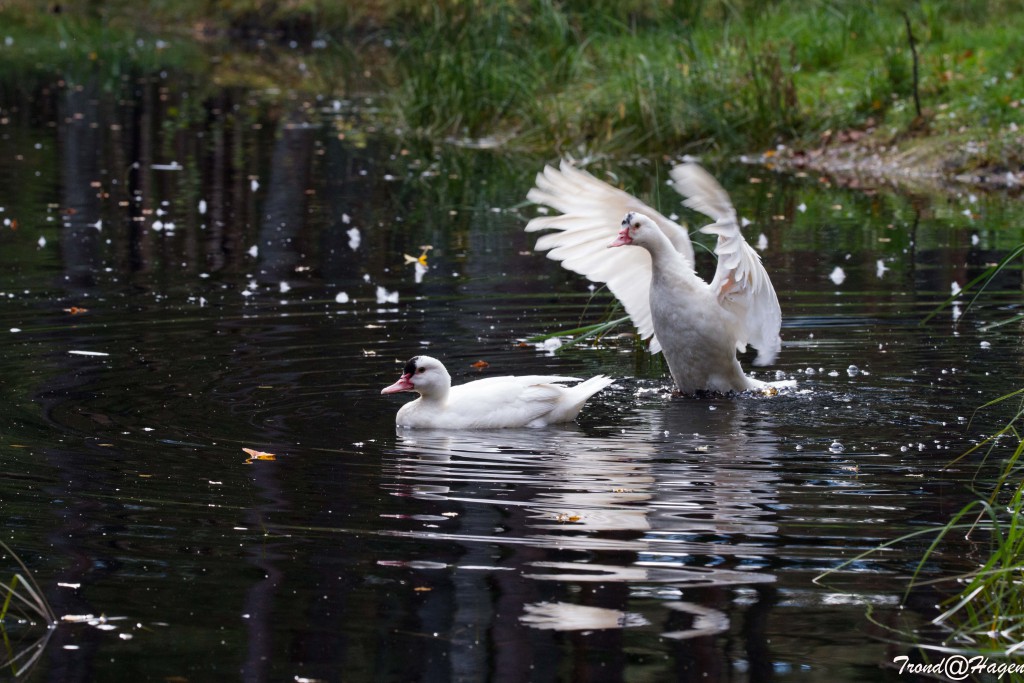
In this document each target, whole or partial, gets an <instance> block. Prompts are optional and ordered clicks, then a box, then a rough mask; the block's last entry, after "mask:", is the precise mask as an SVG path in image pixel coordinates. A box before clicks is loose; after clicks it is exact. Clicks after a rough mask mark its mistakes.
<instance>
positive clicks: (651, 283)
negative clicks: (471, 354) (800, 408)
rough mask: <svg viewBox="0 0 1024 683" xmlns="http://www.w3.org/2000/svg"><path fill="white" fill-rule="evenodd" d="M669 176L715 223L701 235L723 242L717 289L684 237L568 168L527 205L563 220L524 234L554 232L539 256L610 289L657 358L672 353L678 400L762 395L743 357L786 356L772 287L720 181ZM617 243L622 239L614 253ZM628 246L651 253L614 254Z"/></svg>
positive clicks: (541, 242)
mask: <svg viewBox="0 0 1024 683" xmlns="http://www.w3.org/2000/svg"><path fill="white" fill-rule="evenodd" d="M671 176H672V179H673V186H674V187H675V188H676V189H677V190H678V191H679V192H680V193H681V194H683V195H684V196H685V197H686V200H685V202H684V203H685V205H686V206H688V207H690V208H692V209H694V210H697V211H700V212H702V213H704V214H706V215H708V216H710V217H711V218H713V219H714V220H715V222H714V223H712V224H710V225H707V226H705V227H704V228H701V231H702V232H705V233H709V234H713V235H716V236H717V244H716V246H715V253H716V255H717V256H718V266H717V269H716V272H715V276H714V278H713V279H712V281H711V284H710V285H709V284H708V283H707V282H705V281H704V280H702V279H701V278H699V277H698V276H697V275H696V273H695V272H694V258H693V251H692V247H691V245H690V242H689V238H688V237H687V236H686V231H685V229H683V228H682V227H681V226H679V225H678V224H677V223H675V222H673V221H671V220H669V219H668V218H665V217H664V216H662V215H661V214H660V213H658V212H657V211H655V210H654V209H652V208H651V207H649V206H647V205H645V204H644V203H643V202H641V201H640V200H638V199H636V198H635V197H632V196H630V195H629V194H627V193H625V192H623V191H621V190H618V189H615V188H613V187H611V186H610V185H608V184H607V183H604V182H603V181H600V180H598V179H597V178H594V177H593V176H591V175H590V174H588V173H586V172H584V171H580V170H578V169H575V168H573V167H572V166H571V165H570V164H569V163H568V162H566V161H563V162H562V164H561V167H560V169H559V170H555V169H553V168H551V167H547V168H545V169H544V172H543V173H542V174H538V176H537V186H536V187H535V188H534V189H533V190H531V191H530V193H529V194H528V195H527V197H528V198H529V199H531V200H532V201H534V202H537V203H540V204H545V205H547V206H549V207H551V208H553V209H556V210H558V211H560V212H561V214H562V215H559V216H552V217H548V216H540V217H538V218H534V219H533V220H531V221H530V222H529V224H528V225H527V226H526V229H527V230H528V231H536V230H542V229H554V230H556V231H557V232H553V233H550V234H547V235H544V236H542V237H541V238H540V239H538V241H537V249H540V250H549V253H548V256H549V257H550V258H552V259H555V260H558V261H561V262H562V265H563V266H564V267H566V268H568V269H569V270H572V271H574V272H577V273H580V274H582V275H584V276H586V277H587V278H588V279H590V280H592V281H594V282H606V283H607V284H608V288H609V289H610V290H611V291H612V293H613V294H614V295H615V296H616V297H617V298H618V299H619V300H620V301H621V302H622V304H623V306H624V307H625V309H626V312H627V313H628V314H629V316H630V318H631V319H632V320H633V323H634V324H635V325H636V327H637V330H638V331H639V333H640V335H641V337H643V338H645V339H646V338H650V340H651V344H650V349H651V351H652V352H654V353H656V352H658V351H663V352H664V355H665V358H666V360H667V361H668V365H669V369H670V371H671V372H672V376H673V379H674V380H675V382H676V385H677V388H678V389H679V391H681V392H683V393H694V392H698V391H723V392H728V391H744V390H748V389H754V388H761V387H764V386H766V383H764V382H760V381H758V380H754V379H752V378H749V377H747V376H746V375H745V374H744V373H743V371H742V368H741V367H740V365H739V361H738V360H737V359H736V351H737V350H743V349H745V348H746V346H747V345H748V344H750V345H752V346H754V347H755V348H756V349H757V350H758V356H757V360H756V361H755V362H756V363H757V364H760V365H763V364H768V363H771V362H772V361H773V360H774V358H775V356H776V355H777V354H778V352H779V349H780V347H781V342H780V340H779V327H780V325H781V320H782V315H781V311H780V309H779V302H778V297H777V296H776V295H775V290H774V288H773V287H772V284H771V280H770V279H769V277H768V274H767V272H765V270H764V266H763V265H762V264H761V259H760V257H759V256H758V255H757V252H755V251H754V250H753V249H752V248H751V247H750V246H749V245H748V244H747V243H746V241H745V240H744V239H743V236H742V234H741V233H740V228H739V224H738V222H737V219H736V211H735V209H734V208H733V205H732V202H731V201H730V199H729V195H728V194H727V193H726V192H725V190H724V189H722V187H721V186H720V185H719V184H718V183H717V182H716V181H715V179H714V178H712V177H711V176H710V175H709V174H708V173H707V172H706V171H704V170H703V169H702V168H700V167H699V166H697V165H696V164H690V163H686V164H681V165H679V166H677V167H675V168H673V169H672V171H671ZM623 210H625V213H626V218H625V219H621V216H622V212H623ZM620 219H621V228H622V229H621V230H619V222H620ZM616 234H618V239H616V240H615V241H614V242H613V243H611V244H609V240H610V239H612V238H614V237H615V235H616ZM626 245H633V246H639V247H643V248H642V249H615V250H613V251H611V252H609V251H608V250H607V249H606V247H608V246H626ZM623 252H624V253H625V255H622V256H620V255H619V254H620V253H623ZM636 254H638V255H636Z"/></svg>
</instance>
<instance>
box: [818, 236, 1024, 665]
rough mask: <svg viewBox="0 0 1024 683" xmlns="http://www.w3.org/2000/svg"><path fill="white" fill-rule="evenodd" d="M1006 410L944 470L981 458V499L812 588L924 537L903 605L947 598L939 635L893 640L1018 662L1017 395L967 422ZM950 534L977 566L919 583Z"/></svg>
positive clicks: (1023, 473) (1023, 428)
mask: <svg viewBox="0 0 1024 683" xmlns="http://www.w3.org/2000/svg"><path fill="white" fill-rule="evenodd" d="M1022 254H1024V244H1021V245H1019V246H1018V247H1017V248H1016V249H1014V250H1012V251H1011V253H1010V254H1009V255H1008V256H1007V257H1006V258H1004V259H1003V260H1002V261H1000V262H999V263H998V264H996V265H994V266H992V267H991V268H989V269H987V270H986V271H985V272H984V273H983V274H982V275H980V276H979V277H978V278H975V279H974V280H973V281H971V282H970V283H968V284H967V285H966V286H965V287H964V289H963V290H962V291H961V292H960V293H959V294H958V295H954V296H953V297H951V298H950V299H949V300H947V301H945V302H944V303H943V304H941V305H940V306H939V307H938V308H937V309H936V311H935V312H933V313H932V314H931V315H929V316H928V317H927V318H926V319H925V321H927V320H929V319H931V317H932V316H934V315H935V313H937V312H938V311H941V310H942V309H944V308H945V307H946V306H948V305H949V304H950V303H952V301H953V300H954V299H957V298H964V297H966V296H968V295H970V294H972V293H973V297H972V298H970V299H969V300H968V301H967V302H966V303H965V304H964V308H963V312H964V313H965V314H966V313H967V311H969V310H970V308H971V307H972V306H974V304H975V303H976V302H977V300H978V297H979V296H980V295H981V294H982V293H983V292H984V291H985V286H986V285H987V284H988V283H989V282H991V281H992V279H993V278H995V277H996V276H997V275H999V274H1000V272H1002V271H1003V270H1004V269H1007V268H1010V267H1012V266H1013V264H1015V263H1016V262H1017V261H1018V260H1019V258H1020V256H1021V255H1022ZM1022 317H1024V316H1020V315H1016V316H1013V317H1011V318H1010V319H1007V320H1003V321H999V322H996V323H990V324H989V325H988V327H994V326H997V325H999V324H1006V323H1008V322H1019V321H1020V320H1021V319H1022ZM1006 409H1009V416H1008V418H1007V419H1005V421H1004V424H1003V426H1002V427H1001V428H1000V429H997V430H996V431H995V432H994V433H993V434H991V435H990V436H988V437H986V438H984V439H982V440H981V441H980V442H979V443H978V444H977V445H975V446H974V447H972V448H970V449H968V450H967V451H966V452H964V453H963V454H961V455H960V456H959V457H958V458H956V459H955V460H954V461H953V462H952V463H950V465H953V464H956V463H957V462H960V461H962V460H964V459H966V458H967V457H969V456H974V455H977V454H981V455H982V456H983V457H982V458H981V460H980V463H979V464H978V475H977V477H976V479H975V483H976V485H977V486H978V487H979V493H981V492H982V491H983V490H984V489H985V488H986V487H987V488H988V493H987V495H980V496H979V498H978V499H977V500H975V501H973V502H971V503H968V504H967V505H965V506H964V507H963V508H961V509H960V510H959V511H958V512H956V513H955V514H954V515H952V517H951V518H950V520H949V521H948V522H947V523H946V524H945V525H943V526H941V527H937V528H929V529H923V530H919V531H915V532H912V533H910V534H907V535H905V536H901V537H900V538H896V539H893V540H891V541H888V542H886V543H883V544H881V545H880V546H878V547H877V548H874V549H872V550H869V551H868V552H866V553H862V554H860V555H858V556H857V557H854V558H852V559H850V560H847V561H846V562H844V563H843V564H842V565H840V566H839V567H836V568H835V569H832V570H830V571H828V572H825V573H824V574H822V575H820V576H818V577H817V578H816V579H815V581H816V582H819V581H822V580H823V579H826V578H827V577H829V576H830V575H832V574H834V573H836V572H838V571H840V570H842V569H843V568H845V567H847V566H850V565H852V564H855V563H857V562H859V561H861V560H863V559H865V558H867V557H869V556H872V555H875V554H877V553H879V552H880V551H883V550H885V549H888V548H892V547H893V546H897V545H901V544H906V543H909V542H911V541H916V540H919V539H921V538H928V537H931V541H930V542H929V544H928V546H927V548H926V549H925V550H924V551H923V553H922V556H921V559H920V561H919V562H918V563H917V568H916V570H915V571H914V572H913V575H912V577H911V580H910V581H909V582H908V583H907V589H906V593H905V595H904V600H906V599H907V598H909V597H910V594H911V592H912V591H914V590H915V589H920V588H923V587H936V588H939V589H940V590H942V591H945V592H946V593H947V594H951V597H949V598H948V599H946V600H945V601H944V602H943V604H942V605H941V610H942V611H941V612H940V613H939V614H938V615H937V616H935V617H934V618H933V619H932V620H931V624H932V625H933V626H935V627H938V628H939V629H941V631H940V632H941V639H940V640H941V642H936V639H935V638H934V637H930V638H928V639H925V636H922V635H921V634H919V633H912V632H903V631H899V630H896V631H895V633H896V635H897V636H898V637H901V638H903V639H905V640H908V641H911V642H915V644H916V645H917V646H918V647H919V648H920V649H921V650H922V651H924V652H926V653H927V652H935V653H941V654H964V655H976V654H978V655H985V656H988V657H994V658H1000V659H1003V658H1009V657H1019V656H1020V654H1021V651H1022V650H1024V388H1021V389H1018V390H1016V391H1013V392H1011V393H1009V394H1006V395H1004V396H1000V397H998V398H995V399H993V400H991V401H989V402H987V403H985V404H984V405H982V406H980V407H979V408H978V410H977V411H976V415H975V417H979V416H980V415H982V414H985V413H987V412H991V411H994V410H1006ZM972 423H973V420H972ZM993 460H995V461H997V463H998V464H997V470H996V474H995V475H994V476H992V474H991V471H992V470H991V467H990V466H989V463H990V462H991V461H993ZM954 535H958V536H966V537H968V538H970V539H971V541H972V542H973V543H974V544H975V547H977V548H978V553H979V559H978V560H977V563H976V564H977V566H976V567H975V568H974V569H972V570H970V571H968V572H965V573H962V574H958V575H955V576H942V577H939V578H936V579H923V578H920V577H921V576H922V574H923V572H924V570H925V567H926V566H927V565H929V563H930V562H931V561H932V558H933V556H935V555H936V554H937V553H939V552H942V551H943V550H944V548H945V545H946V542H947V541H948V540H949V539H950V538H951V537H953V536H954ZM875 623H876V624H877V625H878V626H880V627H882V628H884V629H886V630H894V627H893V626H892V625H891V624H883V623H881V622H875ZM933 636H934V634H933Z"/></svg>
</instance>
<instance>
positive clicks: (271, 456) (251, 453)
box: [242, 448, 277, 465]
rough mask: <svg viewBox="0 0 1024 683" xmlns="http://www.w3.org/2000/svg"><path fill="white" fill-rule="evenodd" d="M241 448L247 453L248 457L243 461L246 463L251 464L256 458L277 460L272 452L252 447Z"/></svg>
mask: <svg viewBox="0 0 1024 683" xmlns="http://www.w3.org/2000/svg"><path fill="white" fill-rule="evenodd" d="M242 450H243V451H245V452H246V453H248V454H249V459H248V460H246V461H245V464H246V465H251V464H252V463H253V462H255V461H256V460H277V456H276V455H274V454H273V453H264V452H263V451H257V450H255V449H252V448H243V449H242Z"/></svg>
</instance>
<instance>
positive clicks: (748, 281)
mask: <svg viewBox="0 0 1024 683" xmlns="http://www.w3.org/2000/svg"><path fill="white" fill-rule="evenodd" d="M670 175H671V176H672V180H673V187H675V189H676V190H677V191H678V192H679V193H680V194H682V195H683V196H684V197H686V200H685V201H684V202H683V204H684V205H685V206H688V207H689V208H691V209H693V210H695V211H699V212H701V213H703V214H704V215H706V216H709V217H711V218H712V219H714V221H715V222H714V223H712V224H710V225H706V226H704V227H703V228H701V229H700V230H701V232H704V233H707V234H710V235H716V236H717V237H718V242H717V244H716V245H715V254H716V255H717V256H718V267H717V269H716V270H715V277H714V279H713V280H712V281H711V289H712V291H713V292H715V293H716V294H717V296H718V302H719V304H720V305H721V306H722V307H723V308H725V309H727V310H729V311H731V312H732V313H733V314H734V315H735V316H736V318H737V320H738V321H739V324H740V330H739V332H740V334H739V336H738V341H737V347H738V348H739V349H740V350H743V349H745V348H746V346H747V344H750V345H751V346H753V347H754V348H755V349H757V358H756V359H755V361H754V363H755V364H756V365H768V364H769V363H771V362H772V361H774V360H775V356H776V355H777V354H778V353H779V350H780V348H781V346H782V342H781V341H780V339H779V328H780V327H781V325H782V310H781V308H780V307H779V299H778V296H777V295H776V294H775V288H774V287H773V286H772V281H771V279H770V278H769V277H768V272H767V271H765V269H764V265H762V263H761V257H760V256H759V255H758V253H757V252H756V251H754V249H753V248H752V247H751V246H750V245H749V244H747V241H746V240H745V239H744V238H743V234H742V233H741V232H740V226H739V222H738V221H737V218H736V209H735V208H733V205H732V200H731V199H729V195H728V193H727V192H726V191H725V190H724V189H723V188H722V186H721V185H719V184H718V181H716V180H715V179H714V178H713V177H712V176H711V174H709V173H708V172H707V171H705V170H704V169H703V168H701V167H700V166H698V165H697V164H693V163H685V164H680V165H679V166H676V167H675V168H673V169H672V171H671V172H670Z"/></svg>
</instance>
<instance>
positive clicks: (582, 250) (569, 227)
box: [526, 160, 693, 353]
mask: <svg viewBox="0 0 1024 683" xmlns="http://www.w3.org/2000/svg"><path fill="white" fill-rule="evenodd" d="M526 196H527V199H529V200H530V201H532V202H535V203H537V204H543V205H544V206H548V207H550V208H552V209H554V210H555V211H558V212H560V214H561V215H557V216H538V217H537V218H534V219H533V220H531V221H530V222H529V223H527V225H526V231H527V232H535V231H538V230H546V229H552V230H555V232H551V233H548V234H546V235H542V236H541V237H540V238H538V239H537V246H536V248H537V249H538V250H540V251H547V252H548V258H551V259H554V260H556V261H560V262H561V264H562V266H563V267H564V268H566V269H568V270H571V271H573V272H575V273H579V274H580V275H583V276H584V277H586V278H587V279H588V280H590V281H591V282H604V283H606V284H607V285H608V289H610V290H611V292H612V294H614V295H615V296H616V298H618V300H619V301H620V302H622V305H623V307H624V308H625V309H626V313H628V314H629V317H630V319H632V321H633V324H634V325H635V326H636V328H637V331H638V332H639V333H640V336H641V337H642V338H643V339H647V338H650V339H651V351H652V352H655V353H656V352H657V351H659V350H660V349H661V346H660V344H658V341H657V339H654V325H653V323H652V322H651V304H650V294H649V293H650V282H651V257H650V254H648V253H647V250H646V249H608V245H609V244H610V243H611V242H612V241H613V240H614V239H615V237H616V235H618V232H619V226H620V223H621V221H622V217H623V216H624V215H625V214H626V213H627V212H629V211H637V212H640V213H643V214H644V215H646V216H648V217H650V218H651V219H652V220H653V221H654V222H655V223H656V224H657V225H658V227H660V228H661V229H662V231H664V233H665V234H666V235H667V236H668V238H669V240H670V241H671V242H672V244H673V245H674V246H675V248H676V250H677V251H679V253H680V254H681V255H682V256H683V258H685V259H686V260H687V261H688V262H689V263H690V264H691V265H692V264H693V246H692V245H691V244H690V237H689V235H688V234H687V232H686V230H685V229H684V228H683V227H682V226H680V225H679V224H678V223H676V222H675V221H672V220H670V219H668V218H666V217H665V216H663V215H662V214H660V213H659V212H658V211H655V210H654V209H653V208H651V207H650V206H647V205H646V204H645V203H644V202H642V201H640V200H639V199H637V198H636V197H633V196H632V195H630V194H629V193H627V192H623V191H622V190H620V189H618V188H615V187H612V186H611V185H609V184H608V183H606V182H604V181H602V180H598V179H597V178H595V177H594V176H592V175H591V174H589V173H587V172H586V171H582V170H580V169H578V168H576V167H574V166H573V165H572V164H571V163H570V162H569V161H566V160H563V161H562V162H561V164H560V165H559V168H557V169H556V168H554V167H552V166H545V167H544V171H543V172H541V173H538V174H537V181H536V186H535V187H534V188H533V189H531V190H530V192H529V193H528V194H527V195H526Z"/></svg>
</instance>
